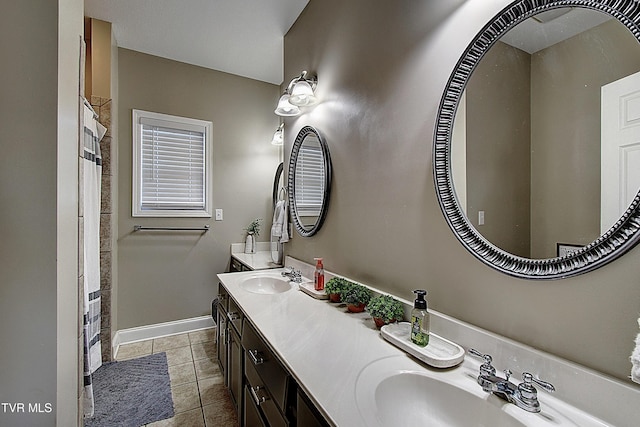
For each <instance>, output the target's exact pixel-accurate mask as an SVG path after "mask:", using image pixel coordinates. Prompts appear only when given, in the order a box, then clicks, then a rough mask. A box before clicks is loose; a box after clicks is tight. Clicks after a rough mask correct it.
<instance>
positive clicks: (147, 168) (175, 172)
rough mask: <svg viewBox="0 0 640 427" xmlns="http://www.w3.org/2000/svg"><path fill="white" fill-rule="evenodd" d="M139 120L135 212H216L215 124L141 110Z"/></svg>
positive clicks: (145, 213)
mask: <svg viewBox="0 0 640 427" xmlns="http://www.w3.org/2000/svg"><path fill="white" fill-rule="evenodd" d="M134 123H135V126H134V128H135V133H136V135H135V138H137V139H138V141H137V143H135V144H134V145H135V146H136V147H135V148H134V149H135V151H136V153H135V155H134V158H135V159H134V169H137V170H136V172H135V175H136V178H137V179H136V180H135V181H136V182H135V184H134V185H135V188H134V199H135V200H134V216H211V215H210V212H209V208H208V205H209V203H208V199H209V197H208V191H209V185H210V184H209V180H208V179H207V177H208V175H209V164H208V163H209V162H208V157H209V146H210V144H209V138H210V135H211V130H210V129H211V123H210V122H202V121H199V120H195V119H187V118H181V117H176V116H167V115H161V114H158V113H149V112H144V111H139V110H134ZM135 138H134V139H135ZM136 193H137V194H136Z"/></svg>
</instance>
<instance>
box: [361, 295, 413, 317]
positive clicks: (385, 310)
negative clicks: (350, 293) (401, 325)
mask: <svg viewBox="0 0 640 427" xmlns="http://www.w3.org/2000/svg"><path fill="white" fill-rule="evenodd" d="M367 311H368V312H369V313H370V314H371V317H378V318H380V319H382V320H383V321H384V322H386V323H389V322H393V321H394V320H402V318H403V317H404V307H403V306H402V303H401V302H400V301H398V300H397V299H395V298H393V297H392V296H391V295H378V296H376V297H373V298H372V299H371V301H369V304H367Z"/></svg>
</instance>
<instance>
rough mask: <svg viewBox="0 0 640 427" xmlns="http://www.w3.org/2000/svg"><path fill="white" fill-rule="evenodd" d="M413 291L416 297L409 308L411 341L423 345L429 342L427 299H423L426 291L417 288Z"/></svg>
mask: <svg viewBox="0 0 640 427" xmlns="http://www.w3.org/2000/svg"><path fill="white" fill-rule="evenodd" d="M413 292H414V293H415V294H416V299H415V301H414V302H413V310H411V342H413V343H414V344H416V345H419V346H420V347H425V346H426V345H427V344H429V313H428V312H427V301H426V300H425V299H424V297H425V295H427V291H425V290H423V289H417V290H415V291H413Z"/></svg>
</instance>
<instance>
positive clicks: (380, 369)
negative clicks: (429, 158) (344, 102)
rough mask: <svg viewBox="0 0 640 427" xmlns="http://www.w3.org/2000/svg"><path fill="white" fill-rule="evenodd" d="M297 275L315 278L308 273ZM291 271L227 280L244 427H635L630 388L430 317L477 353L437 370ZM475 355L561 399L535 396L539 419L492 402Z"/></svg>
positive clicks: (225, 299)
mask: <svg viewBox="0 0 640 427" xmlns="http://www.w3.org/2000/svg"><path fill="white" fill-rule="evenodd" d="M286 266H287V270H288V269H289V268H295V269H296V270H299V271H301V272H302V276H303V280H305V281H308V280H309V279H308V278H310V277H312V272H313V266H311V265H309V264H306V263H302V262H300V261H298V260H296V259H293V258H291V257H287V258H286ZM284 271H285V269H283V268H276V269H267V270H259V271H258V270H256V271H243V272H234V273H224V274H219V275H218V278H219V282H220V284H219V301H220V302H219V309H218V358H219V361H220V363H221V367H222V370H223V372H224V374H225V381H226V384H227V386H228V388H229V393H230V395H231V397H232V400H233V401H234V404H235V407H236V410H237V411H238V418H239V420H240V425H241V426H256V425H257V426H260V425H263V426H268V425H273V426H305V427H306V426H326V425H332V426H348V427H357V426H363V427H364V426H367V427H374V426H397V425H407V426H408V425H424V426H447V427H456V426H461V427H462V426H464V427H468V426H507V427H511V426H531V427H551V426H554V427H564V426H575V427H591V426H593V427H595V426H631V425H635V422H634V421H632V420H633V419H634V415H635V414H633V413H631V412H633V408H634V407H636V404H637V402H640V393H639V392H638V390H637V389H635V388H633V387H630V386H629V385H626V384H623V383H621V382H619V381H616V380H613V379H610V378H607V377H604V376H602V375H600V374H598V373H596V372H593V371H590V370H588V369H586V368H584V367H581V366H578V365H575V364H572V363H570V362H568V361H565V360H562V359H559V358H557V357H555V356H551V355H548V354H545V353H543V352H540V351H537V350H535V349H532V348H530V347H527V346H524V345H521V344H519V343H516V342H513V341H510V340H508V339H506V338H503V337H500V336H497V335H494V334H491V333H489V332H487V331H483V330H480V329H478V328H475V327H473V326H470V325H467V324H464V323H463V322H460V321H458V320H456V319H453V318H450V317H448V316H445V315H443V314H440V313H437V312H434V311H430V314H431V325H432V331H433V332H434V333H437V334H438V335H440V336H442V337H446V338H447V339H450V340H452V341H454V342H456V343H457V344H459V345H461V346H462V347H464V348H465V349H466V350H467V354H466V356H465V357H464V360H463V362H462V363H460V364H459V365H457V366H455V367H452V368H447V369H439V368H433V367H430V366H428V365H427V364H425V363H423V362H421V361H419V360H418V359H416V358H414V357H412V356H410V355H408V354H406V353H405V352H404V351H402V350H400V349H399V348H397V347H395V346H393V345H391V344H390V343H389V342H387V341H385V340H384V339H383V338H382V337H381V334H380V331H379V330H378V329H376V327H375V325H374V323H373V321H372V320H371V318H370V316H369V315H368V314H367V313H366V312H365V313H358V314H350V313H347V312H346V309H345V307H344V306H343V305H341V304H333V303H329V302H327V301H326V300H320V299H315V298H312V297H311V296H309V295H308V294H306V293H304V292H301V291H300V290H299V284H298V283H294V282H291V281H289V278H287V277H284V276H283V275H282V273H283V272H284ZM326 274H327V277H332V276H333V275H332V274H331V273H329V272H327V273H326ZM372 291H373V292H374V293H375V292H378V291H377V290H375V289H372ZM403 302H404V303H405V304H406V311H408V310H409V309H410V305H409V303H408V302H407V301H403ZM472 347H473V348H477V349H479V350H480V351H481V352H484V353H489V354H491V355H492V356H493V365H494V366H495V367H496V369H497V371H498V374H496V375H497V376H499V377H502V378H504V374H502V371H503V370H505V369H509V370H510V371H512V372H513V374H512V380H511V381H512V382H513V383H514V384H515V385H517V384H519V383H520V382H521V381H519V379H520V378H521V376H522V374H523V372H531V373H533V375H534V376H535V377H539V378H542V379H545V380H548V381H550V382H552V383H553V384H554V385H555V387H556V389H557V391H556V392H555V393H553V394H550V393H547V392H546V391H544V390H542V388H541V387H539V386H536V387H537V388H538V393H537V394H538V399H539V401H540V406H541V410H540V412H539V413H534V412H528V411H526V410H523V409H521V408H519V407H518V406H516V405H514V404H512V403H509V402H507V401H506V400H503V399H501V398H499V397H497V396H496V395H494V394H492V393H488V392H485V391H484V390H483V388H482V387H481V386H480V385H479V383H478V377H479V375H480V372H481V365H483V360H481V359H480V358H476V357H473V356H470V355H469V353H468V350H469V349H470V348H472ZM516 378H517V380H514V379H516ZM534 385H535V384H534Z"/></svg>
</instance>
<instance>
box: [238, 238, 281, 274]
mask: <svg viewBox="0 0 640 427" xmlns="http://www.w3.org/2000/svg"><path fill="white" fill-rule="evenodd" d="M257 249H258V250H257V251H256V252H255V253H253V254H245V253H244V243H233V244H232V245H231V256H232V257H233V258H235V259H237V260H238V261H240V262H241V263H243V264H244V265H246V266H247V267H249V268H250V269H252V270H265V269H268V268H278V267H281V266H280V265H277V264H275V263H274V262H273V260H272V259H271V251H270V250H269V242H258V244H257Z"/></svg>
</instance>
